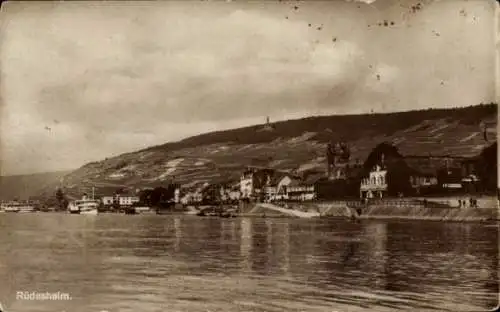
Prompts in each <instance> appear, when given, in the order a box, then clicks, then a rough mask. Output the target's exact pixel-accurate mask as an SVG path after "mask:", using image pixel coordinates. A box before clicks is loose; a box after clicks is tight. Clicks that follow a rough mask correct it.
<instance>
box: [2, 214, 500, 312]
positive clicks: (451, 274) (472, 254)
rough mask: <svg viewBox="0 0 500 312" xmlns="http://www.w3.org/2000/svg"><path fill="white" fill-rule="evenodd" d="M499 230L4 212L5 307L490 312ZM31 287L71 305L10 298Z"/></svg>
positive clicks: (469, 226) (406, 224)
mask: <svg viewBox="0 0 500 312" xmlns="http://www.w3.org/2000/svg"><path fill="white" fill-rule="evenodd" d="M497 231H498V229H497V228H496V227H485V226H484V225H481V224H442V223H428V222H345V221H338V220H336V221H333V220H323V219H322V220H297V219H270V218H269V219H251V218H242V219H217V218H198V217H188V216H186V217H184V216H112V215H110V216H107V215H103V216H97V218H93V219H91V218H81V216H70V215H58V214H56V215H50V214H46V215H45V214H39V215H26V216H20V215H19V216H13V215H8V216H7V215H2V216H0V280H1V281H3V283H0V301H2V303H4V304H5V305H7V306H8V307H9V308H10V309H9V310H12V311H18V312H23V311H30V312H31V311H42V312H49V311H50V312H52V311H62V310H66V311H69V310H71V311H94V310H95V311H98V310H100V309H107V310H108V311H133V310H135V311H162V310H164V309H167V310H171V311H194V312H198V311H200V312H201V311H207V310H213V311H216V310H217V311H238V310H241V311H243V310H244V311H283V310H297V309H299V310H302V311H330V310H332V309H333V310H338V311H347V310H348V311H366V310H375V311H393V310H395V309H404V310H407V309H413V310H422V309H434V310H437V311H444V310H456V311H467V310H483V309H484V308H489V307H491V306H493V305H495V304H496V300H497V297H496V296H497V295H496V294H497V293H498V290H499V287H498V280H497V276H496V274H497V271H498V236H497ZM6 281H7V282H6ZM33 287H37V288H38V289H43V290H46V291H50V290H54V291H61V290H64V291H67V292H70V293H71V294H72V295H73V296H74V297H75V298H76V299H75V300H74V301H71V302H70V303H68V302H51V303H46V304H45V303H44V304H42V305H40V304H39V303H36V302H35V303H33V302H31V303H30V302H21V301H16V300H14V299H15V291H17V290H19V289H32V288H33ZM449 307H452V308H449Z"/></svg>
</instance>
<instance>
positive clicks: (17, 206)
mask: <svg viewBox="0 0 500 312" xmlns="http://www.w3.org/2000/svg"><path fill="white" fill-rule="evenodd" d="M0 211H3V212H18V213H25V212H34V211H35V208H34V207H33V206H32V205H30V204H29V203H22V202H18V201H11V202H8V203H3V204H2V205H1V209H0Z"/></svg>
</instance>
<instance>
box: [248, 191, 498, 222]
mask: <svg viewBox="0 0 500 312" xmlns="http://www.w3.org/2000/svg"><path fill="white" fill-rule="evenodd" d="M424 200H426V201H427V202H426V204H425V205H424V204H423V201H424ZM467 204H468V203H467ZM279 206H280V207H286V208H288V209H291V210H296V211H301V212H308V213H311V214H312V213H316V214H318V215H319V217H324V218H357V219H401V220H432V221H457V222H464V221H469V222H480V221H492V220H499V221H500V214H499V208H498V204H497V200H496V198H495V197H490V198H486V197H485V198H480V199H478V204H477V208H473V207H469V206H466V207H459V205H458V200H457V199H455V198H445V197H442V198H411V199H408V198H405V199H388V200H383V201H379V202H376V203H372V204H369V205H364V204H362V203H360V202H359V201H329V202H302V203H286V204H280V205H279ZM241 208H243V209H241ZM240 212H241V213H240V215H241V216H252V217H263V216H265V217H287V215H285V214H283V213H281V212H279V211H273V210H271V209H268V208H265V207H262V206H260V205H259V204H258V203H246V204H245V206H244V207H240Z"/></svg>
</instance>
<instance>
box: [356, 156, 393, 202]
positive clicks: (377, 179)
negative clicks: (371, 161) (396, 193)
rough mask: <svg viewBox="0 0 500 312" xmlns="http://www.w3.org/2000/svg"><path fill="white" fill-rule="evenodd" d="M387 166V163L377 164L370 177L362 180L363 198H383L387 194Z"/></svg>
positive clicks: (361, 190)
mask: <svg viewBox="0 0 500 312" xmlns="http://www.w3.org/2000/svg"><path fill="white" fill-rule="evenodd" d="M387 191H388V184H387V168H386V167H385V165H383V164H382V165H375V166H374V167H373V169H372V170H371V171H370V172H369V175H368V177H366V178H363V179H362V180H361V185H360V197H361V198H367V199H371V198H383V197H385V196H386V195H387Z"/></svg>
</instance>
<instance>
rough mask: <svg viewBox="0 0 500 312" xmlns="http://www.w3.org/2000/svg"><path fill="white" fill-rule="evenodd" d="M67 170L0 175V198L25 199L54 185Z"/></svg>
mask: <svg viewBox="0 0 500 312" xmlns="http://www.w3.org/2000/svg"><path fill="white" fill-rule="evenodd" d="M68 173H69V172H68V171H57V172H44V173H35V174H28V175H13V176H0V200H13V199H16V198H17V199H27V198H28V197H29V196H32V195H36V194H38V193H39V192H41V191H42V190H46V189H47V188H53V187H55V186H56V185H57V184H58V183H59V181H60V179H61V178H62V177H63V176H64V175H66V174H68Z"/></svg>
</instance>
